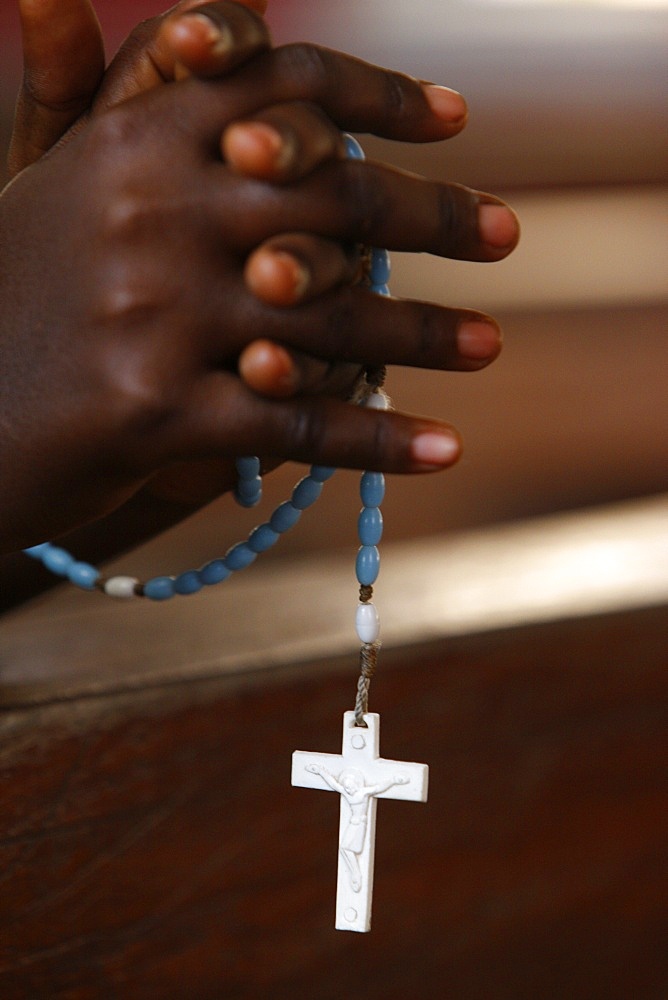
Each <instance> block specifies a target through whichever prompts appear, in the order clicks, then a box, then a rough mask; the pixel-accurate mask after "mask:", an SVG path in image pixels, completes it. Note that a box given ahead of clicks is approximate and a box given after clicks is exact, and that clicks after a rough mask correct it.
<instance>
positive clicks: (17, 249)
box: [0, 0, 518, 550]
mask: <svg viewBox="0 0 668 1000" xmlns="http://www.w3.org/2000/svg"><path fill="white" fill-rule="evenodd" d="M23 7H24V9H23V14H24V33H25V42H26V45H25V51H26V62H27V75H26V80H27V87H26V88H25V89H24V92H23V93H22V96H21V100H20V102H19V115H18V118H17V124H16V130H15V136H14V142H13V145H12V152H11V166H12V170H13V172H14V173H15V174H16V176H15V179H14V180H13V182H12V183H11V184H10V185H9V187H8V188H7V189H6V190H5V192H3V194H2V197H1V198H0V260H1V265H2V266H1V271H0V292H1V301H2V303H3V314H4V315H3V319H2V321H1V326H0V353H1V354H2V360H3V372H4V373H5V375H4V376H3V377H4V379H5V382H6V385H5V387H4V389H3V397H4V398H3V403H4V405H3V411H2V420H3V427H4V428H5V434H4V439H5V440H4V443H3V444H1V445H0V460H1V462H2V466H3V468H7V469H8V470H9V474H8V476H4V474H3V484H4V485H3V486H2V487H1V488H2V491H3V505H4V514H3V525H4V526H3V532H1V533H0V542H1V543H2V544H3V545H4V546H5V549H6V550H9V549H11V548H12V547H16V546H17V545H21V546H22V545H28V544H32V543H35V542H38V541H41V540H44V539H45V538H47V537H55V536H56V535H59V534H61V533H63V532H65V531H68V530H70V529H72V528H74V527H76V526H78V525H79V524H82V523H84V522H86V521H90V520H94V519H97V518H99V517H102V516H104V515H105V514H106V513H108V512H109V511H111V510H113V509H115V508H117V507H119V506H120V505H122V504H123V503H124V502H126V501H127V500H128V499H129V498H130V497H131V496H133V495H134V494H135V493H136V492H137V491H138V490H141V489H142V488H146V487H149V488H150V489H152V490H156V491H160V490H165V491H173V492H174V491H176V492H178V490H180V489H181V488H183V495H184V497H186V498H187V499H189V500H192V502H193V503H199V502H203V501H204V500H208V499H210V498H211V497H212V496H213V495H215V494H216V493H218V492H220V491H221V490H223V489H225V488H228V487H229V485H230V460H231V459H232V458H233V457H234V456H236V455H240V454H260V455H263V456H267V457H268V458H269V459H271V460H274V461H279V460H284V459H293V460H297V461H301V462H317V463H322V464H328V465H336V466H345V467H352V468H362V467H366V468H371V469H378V470H382V471H388V472H423V471H433V470H438V469H441V468H445V467H447V466H448V465H450V464H452V463H453V462H454V461H456V459H457V457H458V455H459V451H460V442H459V438H458V436H457V434H456V432H455V431H454V430H453V429H452V428H451V427H450V426H449V425H447V424H445V423H443V422H441V421H437V420H433V419H427V418H423V417H412V416H407V415H404V414H398V413H381V412H377V411H364V410H360V409H359V408H353V407H351V406H350V405H349V404H347V403H346V402H345V399H346V397H347V395H348V394H349V392H350V389H351V386H352V384H353V382H354V380H355V378H356V377H357V374H358V372H359V369H360V366H363V365H369V364H371V365H377V364H383V363H388V364H401V365H412V366H419V367H423V368H431V369H438V370H445V369H450V370H459V371H475V370H478V369H480V368H482V367H484V366H486V365H487V364H488V363H489V362H490V361H492V360H493V359H494V358H495V357H496V355H497V354H498V351H499V349H500V334H499V330H498V327H497V325H496V324H495V323H494V321H493V320H492V319H490V318H489V317H487V316H485V315H484V314H481V313H479V312H475V311H473V310H463V309H452V308H445V307H440V306H435V305H431V304H428V303H424V302H412V301H399V300H395V299H384V298H381V297H378V296H374V295H372V294H371V293H370V292H368V291H367V290H366V289H365V288H363V287H361V286H359V285H358V284H355V282H354V279H355V274H356V270H357V260H356V254H355V252H354V249H353V248H354V247H355V246H356V245H358V244H360V243H364V244H369V245H374V246H383V247H387V248H389V249H397V250H408V251H416V252H428V253H433V254H438V255H440V256H444V257H451V258H458V259H466V260H478V261H496V260H500V259H502V258H503V257H505V256H506V255H507V253H509V252H510V251H511V250H512V249H513V247H514V245H515V244H516V242H517V239H518V227H517V222H516V220H515V217H514V216H513V214H512V213H511V212H510V210H509V209H508V208H507V207H506V206H504V204H503V203H502V202H500V201H499V200H498V199H496V198H494V197H492V196H491V195H486V194H481V193H479V192H475V191H471V190H469V189H467V188H464V187H461V186H458V185H453V184H447V183H438V182H434V181H428V180H425V179H424V178H421V177H417V176H414V175H410V174H406V173H404V172H401V171H398V170H395V169H392V168H389V167H387V166H383V165H381V164H378V163H372V162H366V163H359V162H350V161H346V160H345V159H344V146H343V141H342V137H341V132H342V131H343V130H349V131H355V132H373V133H375V134H377V135H381V136H385V137H388V138H394V139H402V140H405V141H410V142H425V141H435V140H439V139H444V138H448V137H450V136H452V135H455V134H456V133H457V132H459V131H460V130H461V128H462V127H463V126H464V124H465V120H466V109H465V105H464V102H463V100H462V99H461V98H460V97H459V95H456V94H454V92H452V91H449V90H447V89H445V88H441V87H435V86H433V85H431V84H423V83H421V82H419V81H416V80H413V79H411V78H409V77H406V76H404V75H401V74H397V73H392V72H390V71H387V70H384V69H380V68H378V67H374V66H371V65H369V64H366V63H364V62H361V61H360V60H357V59H353V58H351V57H348V56H344V55H342V54H339V53H335V52H332V51H329V50H325V49H322V48H318V47H316V46H311V45H303V44H300V45H292V46H287V47H284V48H280V49H272V48H271V46H270V40H269V37H268V33H267V29H266V27H265V25H264V22H263V21H262V19H261V17H260V16H259V12H260V11H261V10H262V8H263V4H262V3H261V2H260V0H257V2H254V3H248V4H247V5H242V4H239V3H233V2H231V0H220V2H210V3H193V2H192V0H191V2H187V3H182V4H179V5H177V7H176V8H175V9H174V11H173V12H171V13H170V14H169V15H168V16H166V17H163V18H159V19H155V20H154V21H152V22H147V23H146V24H144V25H142V26H140V28H139V29H137V31H136V32H135V33H134V34H133V35H132V36H131V37H130V39H129V40H128V42H127V43H126V45H125V46H124V48H123V49H122V50H121V52H120V53H119V55H118V56H117V58H116V60H114V62H113V63H112V64H111V66H110V67H109V69H108V71H107V73H106V75H105V76H104V77H103V78H101V73H102V67H103V62H102V61H101V59H100V51H99V45H100V43H99V35H97V34H96V32H97V26H96V22H95V20H94V17H93V16H92V9H91V8H90V5H89V4H88V3H87V0H68V2H67V3H65V2H61V3H60V4H58V3H57V2H55V0H51V2H50V3H44V4H42V5H36V6H35V5H33V4H29V3H27V2H26V0H24V4H23ZM33 7H35V10H34V11H33V9H32V8H33ZM251 8H255V9H251ZM57 9H61V11H60V12H61V13H62V14H63V16H65V14H66V13H67V14H68V16H71V18H72V22H71V23H72V25H73V26H74V27H75V28H76V32H75V31H74V30H73V31H72V32H71V35H70V36H69V37H71V38H72V39H74V38H75V37H76V39H77V44H76V45H75V46H73V48H72V53H73V54H74V53H78V58H76V59H75V58H72V59H70V61H69V62H67V63H63V64H62V65H63V66H64V67H65V68H64V69H63V70H62V71H61V72H60V75H59V74H58V73H56V74H55V76H54V74H53V73H52V74H51V76H49V74H45V73H43V72H41V73H40V67H41V68H42V69H43V68H44V63H45V60H47V61H48V59H49V58H50V54H51V53H50V51H49V44H48V35H47V34H45V30H44V29H45V22H46V20H48V17H53V16H54V12H55V11H56V10H57ZM68 12H69V13H68ZM68 27H69V25H68V22H67V20H65V21H64V22H63V31H62V32H61V38H62V37H65V40H66V41H67V37H68V36H67V31H66V30H65V29H68ZM60 44H64V43H62V41H61V43H60ZM79 63H81V65H79ZM84 71H85V72H84ZM68 74H69V78H68ZM85 74H88V75H87V76H86V75H85ZM73 81H74V82H76V84H77V86H76V87H75V88H72V83H73ZM165 83H167V85H165ZM40 87H42V88H43V90H44V89H46V90H48V88H49V87H53V88H54V91H53V92H51V93H50V94H44V93H40ZM68 87H69V88H70V91H69V93H70V97H69V98H68ZM58 88H60V91H59V92H58V93H57V94H56V93H55V92H57V91H58ZM73 94H74V95H79V97H80V98H81V99H80V100H79V101H78V102H77V101H74V102H73V101H72V96H71V95H73ZM81 95H84V96H83V97H81ZM45 97H46V98H47V99H45ZM55 97H58V98H60V99H55ZM66 130H68V131H67V135H66V136H65V138H64V140H63V141H58V140H61V137H62V136H63V135H64V133H65V132H66ZM54 143H55V146H53V144H54ZM51 146H53V148H51ZM47 151H48V152H47ZM29 164H31V165H30V166H29ZM28 166H29V169H28ZM7 431H8V432H9V433H7ZM183 463H187V464H186V465H184V464H183ZM175 484H176V485H175Z"/></svg>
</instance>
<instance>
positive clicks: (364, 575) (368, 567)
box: [355, 545, 380, 587]
mask: <svg viewBox="0 0 668 1000" xmlns="http://www.w3.org/2000/svg"><path fill="white" fill-rule="evenodd" d="M379 570H380V553H379V551H378V549H377V548H376V546H375V545H362V546H361V548H360V549H359V551H358V553H357V559H356V561H355V571H356V573H357V580H358V582H359V583H360V584H361V585H362V586H365V587H370V586H371V584H372V583H375V581H376V578H377V577H378V572H379Z"/></svg>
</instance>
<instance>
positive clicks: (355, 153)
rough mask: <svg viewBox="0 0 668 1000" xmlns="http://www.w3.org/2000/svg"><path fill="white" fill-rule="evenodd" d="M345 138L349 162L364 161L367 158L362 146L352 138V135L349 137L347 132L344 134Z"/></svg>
mask: <svg viewBox="0 0 668 1000" xmlns="http://www.w3.org/2000/svg"><path fill="white" fill-rule="evenodd" d="M343 138H344V140H345V143H346V156H347V157H348V159H349V160H363V159H364V158H365V157H364V150H363V149H362V147H361V146H360V144H359V142H358V141H357V139H354V138H353V137H352V135H349V134H348V133H347V132H346V133H344V136H343Z"/></svg>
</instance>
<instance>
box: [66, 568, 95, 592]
mask: <svg viewBox="0 0 668 1000" xmlns="http://www.w3.org/2000/svg"><path fill="white" fill-rule="evenodd" d="M67 576H68V579H69V581H70V583H73V584H74V585H75V586H76V587H81V589H82V590H93V589H94V588H95V583H96V581H97V579H98V578H99V576H100V573H99V570H96V569H95V567H94V566H91V565H90V564H89V563H85V562H75V563H72V565H71V566H70V568H69V571H68V573H67Z"/></svg>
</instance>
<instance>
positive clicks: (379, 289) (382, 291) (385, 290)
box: [370, 285, 390, 298]
mask: <svg viewBox="0 0 668 1000" xmlns="http://www.w3.org/2000/svg"><path fill="white" fill-rule="evenodd" d="M370 290H371V291H372V292H373V293H374V295H384V296H385V298H389V295H390V289H389V287H388V286H387V285H371V288H370Z"/></svg>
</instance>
